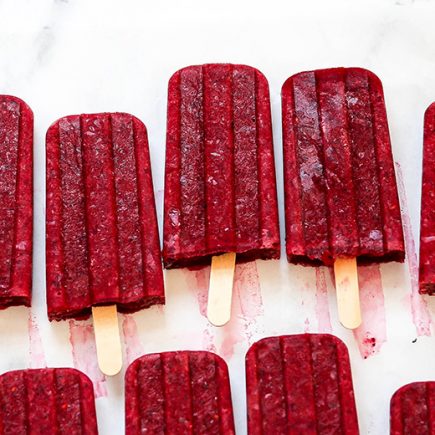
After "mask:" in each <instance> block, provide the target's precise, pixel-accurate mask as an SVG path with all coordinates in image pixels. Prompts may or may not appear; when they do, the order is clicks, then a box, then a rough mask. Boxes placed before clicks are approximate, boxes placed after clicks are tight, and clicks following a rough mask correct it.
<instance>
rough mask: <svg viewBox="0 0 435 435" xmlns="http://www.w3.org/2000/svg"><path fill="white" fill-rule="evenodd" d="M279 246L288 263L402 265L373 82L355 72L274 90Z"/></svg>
mask: <svg viewBox="0 0 435 435" xmlns="http://www.w3.org/2000/svg"><path fill="white" fill-rule="evenodd" d="M282 122H283V146H284V150H283V151H284V190H285V210H286V247H287V257H288V260H289V262H291V263H300V264H313V265H320V264H325V265H332V264H333V263H334V261H335V260H336V259H337V258H354V257H357V258H358V260H359V261H360V262H365V263H373V262H385V261H399V262H403V260H404V256H405V248H404V241H403V230H402V221H401V214H400V204H399V197H398V193H397V185H396V178H395V172H394V163H393V156H392V152H391V144H390V136H389V130H388V122H387V114H386V109H385V102H384V94H383V89H382V84H381V81H380V80H379V79H378V77H376V76H375V75H374V74H373V73H372V72H370V71H367V70H365V69H361V68H333V69H325V70H317V71H308V72H302V73H299V74H296V75H294V76H292V77H290V78H289V79H288V80H287V81H286V82H285V83H284V85H283V87H282Z"/></svg>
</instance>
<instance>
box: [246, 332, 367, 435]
mask: <svg viewBox="0 0 435 435" xmlns="http://www.w3.org/2000/svg"><path fill="white" fill-rule="evenodd" d="M246 386H247V407H248V433H249V434H250V435H267V434H271V433H275V434H295V435H296V434H304V435H332V434H341V435H357V434H358V433H359V430H358V419H357V414H356V408H355V399H354V393H353V386H352V375H351V369H350V363H349V356H348V352H347V349H346V346H345V345H344V343H343V342H342V341H341V340H339V339H338V338H336V337H334V336H332V335H328V334H301V335H288V336H281V337H269V338H265V339H263V340H260V341H258V342H257V343H254V345H253V346H251V348H250V349H249V351H248V353H247V355H246Z"/></svg>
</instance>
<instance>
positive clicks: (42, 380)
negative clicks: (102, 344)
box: [0, 368, 98, 435]
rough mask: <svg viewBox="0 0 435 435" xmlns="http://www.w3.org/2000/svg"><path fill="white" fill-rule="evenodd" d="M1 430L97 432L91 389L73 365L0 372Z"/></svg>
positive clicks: (52, 434)
mask: <svg viewBox="0 0 435 435" xmlns="http://www.w3.org/2000/svg"><path fill="white" fill-rule="evenodd" d="M0 391H1V393H0V400H1V406H0V431H1V433H2V434H11V435H12V434H45V435H58V434H65V435H66V434H68V435H73V434H81V435H96V434H98V429H97V419H96V414H95V401H94V390H93V387H92V382H91V381H90V379H89V378H88V377H87V376H86V375H84V374H83V373H81V372H79V371H78V370H75V369H66V368H65V369H64V368H62V369H30V370H16V371H12V372H7V373H5V374H3V375H1V376H0Z"/></svg>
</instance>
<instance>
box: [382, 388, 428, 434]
mask: <svg viewBox="0 0 435 435" xmlns="http://www.w3.org/2000/svg"><path fill="white" fill-rule="evenodd" d="M434 425H435V382H434V381H427V382H412V383H409V384H406V385H404V386H402V387H400V388H399V389H398V390H397V391H396V392H395V393H394V394H393V396H392V397H391V402H390V434H391V435H407V434H416V433H427V434H429V433H431V428H432V430H433V428H434Z"/></svg>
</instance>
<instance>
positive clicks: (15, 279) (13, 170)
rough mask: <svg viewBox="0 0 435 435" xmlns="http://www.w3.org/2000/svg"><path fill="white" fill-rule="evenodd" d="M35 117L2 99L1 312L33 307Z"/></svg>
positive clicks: (15, 101) (20, 103)
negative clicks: (16, 306) (11, 308)
mask: <svg viewBox="0 0 435 435" xmlns="http://www.w3.org/2000/svg"><path fill="white" fill-rule="evenodd" d="M32 229H33V113H32V111H31V110H30V108H29V106H27V104H26V103H24V101H22V100H20V99H19V98H16V97H11V96H8V95H0V309H4V308H7V307H9V306H11V305H25V306H30V304H31V289H32Z"/></svg>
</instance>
